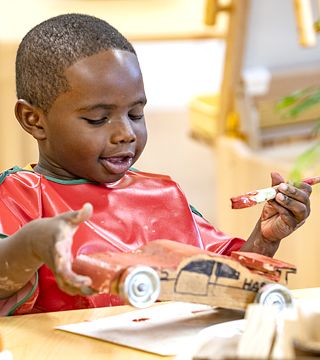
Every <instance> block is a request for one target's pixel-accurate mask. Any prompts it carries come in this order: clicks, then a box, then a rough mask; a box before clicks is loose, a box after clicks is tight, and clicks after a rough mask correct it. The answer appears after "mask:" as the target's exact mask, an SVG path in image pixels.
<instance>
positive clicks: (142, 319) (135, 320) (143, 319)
mask: <svg viewBox="0 0 320 360" xmlns="http://www.w3.org/2000/svg"><path fill="white" fill-rule="evenodd" d="M147 320H150V319H149V318H140V319H133V320H132V321H133V322H141V321H147Z"/></svg>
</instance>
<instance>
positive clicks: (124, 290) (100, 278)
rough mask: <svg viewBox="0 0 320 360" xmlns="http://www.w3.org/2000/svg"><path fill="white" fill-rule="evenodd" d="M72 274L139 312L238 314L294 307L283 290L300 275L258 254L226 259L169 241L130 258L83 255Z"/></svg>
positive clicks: (154, 243)
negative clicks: (184, 306)
mask: <svg viewBox="0 0 320 360" xmlns="http://www.w3.org/2000/svg"><path fill="white" fill-rule="evenodd" d="M73 269H74V271H76V272H78V273H80V274H82V275H87V276H90V277H91V279H92V281H93V284H92V286H93V288H94V289H96V290H97V291H98V292H107V293H116V294H119V295H120V296H121V297H122V298H124V299H125V300H126V302H127V303H130V304H132V305H133V306H136V307H146V306H149V305H151V304H152V303H153V302H155V301H157V300H161V301H167V300H175V301H187V302H195V303H202V304H207V305H211V306H218V307H224V308H229V309H239V310H242V309H243V310H244V309H246V307H247V306H248V304H250V303H252V302H254V301H260V302H261V301H263V302H267V303H279V304H282V305H284V304H287V303H291V301H292V299H291V296H290V292H289V290H288V289H287V288H286V287H285V286H284V284H285V283H286V282H287V277H288V274H289V273H294V272H295V271H296V269H295V267H294V266H293V265H291V264H288V263H285V262H282V261H279V260H275V259H272V258H269V257H266V256H263V255H259V254H255V253H248V252H233V253H232V254H231V256H230V257H227V256H222V255H217V254H214V253H211V252H208V251H205V250H202V249H199V248H195V247H193V246H190V245H185V244H182V243H178V242H174V241H169V240H156V241H152V242H150V243H148V244H146V245H144V246H142V247H141V248H139V249H138V250H135V251H133V252H130V253H99V254H82V255H79V256H78V257H77V258H76V259H75V261H74V264H73ZM267 293H268V296H266V295H267ZM263 294H264V295H263Z"/></svg>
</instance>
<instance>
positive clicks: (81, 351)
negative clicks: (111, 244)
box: [0, 306, 173, 360]
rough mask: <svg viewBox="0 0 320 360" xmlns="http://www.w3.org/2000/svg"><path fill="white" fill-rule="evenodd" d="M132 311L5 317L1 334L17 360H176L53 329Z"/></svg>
mask: <svg viewBox="0 0 320 360" xmlns="http://www.w3.org/2000/svg"><path fill="white" fill-rule="evenodd" d="M132 310H135V309H134V308H132V307H130V306H117V307H109V308H98V309H86V310H71V311H61V312H54V313H44V314H32V315H22V316H12V317H4V318H0V332H1V335H2V337H3V342H4V347H5V348H6V349H8V350H10V351H11V352H12V353H13V358H14V360H29V359H30V360H38V359H41V360H64V359H68V360H69V359H71V360H72V359H74V360H82V359H83V360H84V359H86V360H89V359H94V360H96V359H97V360H98V359H104V360H106V359H108V360H120V359H121V360H124V359H129V360H157V359H158V360H159V359H166V360H167V359H168V360H170V359H173V357H170V356H167V357H163V356H160V355H155V354H151V353H146V352H143V351H139V350H135V349H132V348H127V347H124V346H120V345H116V344H112V343H108V342H104V341H101V340H96V339H92V338H85V337H84V336H80V335H75V334H71V333H67V332H64V331H60V330H55V329H54V327H55V326H58V325H64V324H68V323H70V324H71V323H75V322H81V321H86V320H94V319H98V318H101V317H105V316H111V315H116V314H120V313H123V312H126V311H132Z"/></svg>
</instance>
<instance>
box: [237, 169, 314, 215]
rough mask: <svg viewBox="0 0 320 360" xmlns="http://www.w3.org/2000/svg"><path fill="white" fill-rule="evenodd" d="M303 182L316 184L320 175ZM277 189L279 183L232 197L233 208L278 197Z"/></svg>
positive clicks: (242, 207) (244, 206) (246, 206)
mask: <svg viewBox="0 0 320 360" xmlns="http://www.w3.org/2000/svg"><path fill="white" fill-rule="evenodd" d="M301 182H303V183H306V184H309V185H315V184H318V183H320V176H315V177H311V178H306V179H303V180H301ZM277 189H278V185H277V186H273V187H269V188H265V189H260V190H255V191H250V192H248V193H245V194H243V195H240V196H235V197H232V198H231V199H230V200H231V206H232V209H244V208H248V207H251V206H254V205H257V204H259V203H262V202H264V201H268V200H272V199H274V198H275V197H276V194H277Z"/></svg>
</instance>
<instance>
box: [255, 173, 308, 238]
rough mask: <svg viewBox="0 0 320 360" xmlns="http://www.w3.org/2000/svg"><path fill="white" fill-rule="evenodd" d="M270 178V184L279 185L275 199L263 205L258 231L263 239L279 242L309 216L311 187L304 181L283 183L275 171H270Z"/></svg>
mask: <svg viewBox="0 0 320 360" xmlns="http://www.w3.org/2000/svg"><path fill="white" fill-rule="evenodd" d="M271 178H272V186H275V185H279V184H280V185H279V186H278V193H277V195H276V197H275V199H274V200H272V201H268V202H267V203H266V204H265V206H264V207H263V210H262V214H261V218H260V220H261V222H260V231H261V235H262V237H263V238H264V240H265V241H269V242H279V241H280V240H281V239H283V238H284V237H286V236H288V235H290V234H291V233H292V232H293V231H294V230H296V229H297V228H298V227H300V226H301V225H302V224H304V222H305V220H306V218H307V217H308V216H309V214H310V199H309V197H310V194H311V192H312V187H311V186H310V185H308V184H306V183H300V184H299V185H292V184H288V183H285V182H284V179H283V177H282V176H281V175H280V174H278V173H276V172H272V173H271Z"/></svg>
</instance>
